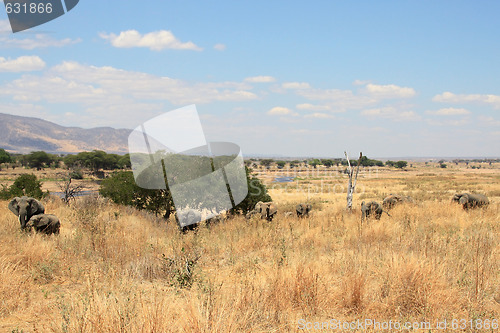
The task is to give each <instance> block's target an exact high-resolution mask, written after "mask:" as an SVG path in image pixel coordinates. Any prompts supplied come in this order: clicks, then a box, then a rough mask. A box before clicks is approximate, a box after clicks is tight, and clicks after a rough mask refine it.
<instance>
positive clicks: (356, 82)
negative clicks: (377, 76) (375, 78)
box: [352, 80, 370, 86]
mask: <svg viewBox="0 0 500 333" xmlns="http://www.w3.org/2000/svg"><path fill="white" fill-rule="evenodd" d="M368 83H370V81H364V80H354V82H353V83H352V84H354V85H355V86H364V85H367V84H368Z"/></svg>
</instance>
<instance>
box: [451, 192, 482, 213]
mask: <svg viewBox="0 0 500 333" xmlns="http://www.w3.org/2000/svg"><path fill="white" fill-rule="evenodd" d="M451 201H455V202H458V203H460V204H461V205H462V207H463V208H464V209H465V210H468V209H469V208H476V207H482V206H487V205H488V204H489V203H490V201H489V200H488V198H487V197H486V196H485V195H483V194H475V193H474V194H471V193H461V194H458V193H457V194H455V195H454V196H453V198H451Z"/></svg>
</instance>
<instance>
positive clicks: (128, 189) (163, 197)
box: [99, 171, 173, 218]
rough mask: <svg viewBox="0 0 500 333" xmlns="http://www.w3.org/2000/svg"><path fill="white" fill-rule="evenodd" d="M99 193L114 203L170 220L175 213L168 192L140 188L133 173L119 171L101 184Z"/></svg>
mask: <svg viewBox="0 0 500 333" xmlns="http://www.w3.org/2000/svg"><path fill="white" fill-rule="evenodd" d="M99 193H100V194H101V195H102V196H104V197H107V198H110V199H111V200H113V202H115V203H117V204H120V205H125V206H132V207H135V208H137V209H140V210H147V211H150V212H153V213H155V214H156V215H160V214H161V215H163V216H164V217H165V218H168V217H169V216H170V214H171V213H172V212H173V201H172V196H171V194H170V192H169V191H168V189H167V190H150V189H145V188H142V187H139V186H138V185H137V184H136V182H135V179H134V175H133V173H132V171H117V172H114V173H113V174H112V175H111V176H110V177H108V178H106V179H104V180H103V181H102V183H101V188H100V189H99Z"/></svg>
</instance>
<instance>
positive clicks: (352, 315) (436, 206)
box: [0, 163, 500, 332]
mask: <svg viewBox="0 0 500 333" xmlns="http://www.w3.org/2000/svg"><path fill="white" fill-rule="evenodd" d="M320 170H321V172H318V170H315V171H314V170H311V169H308V170H303V171H301V172H300V173H299V174H295V173H294V172H295V171H293V172H292V171H290V175H291V176H298V178H296V179H297V180H296V181H295V182H293V183H284V184H276V183H272V182H271V181H272V179H273V178H274V177H275V176H276V175H277V171H264V170H262V171H261V173H260V175H259V176H260V177H261V178H262V179H263V180H264V181H265V182H266V183H267V184H268V185H269V187H270V194H271V196H272V198H273V200H274V201H275V202H276V203H277V204H278V207H279V215H278V217H277V218H276V219H275V220H273V221H272V222H270V223H269V222H265V221H261V220H251V221H246V220H245V219H244V218H242V217H236V218H233V219H230V220H227V221H225V222H224V223H222V224H219V225H216V226H214V227H212V228H210V229H207V228H205V227H203V228H200V229H199V231H198V232H196V233H194V232H190V233H187V234H180V233H179V232H178V231H177V227H176V226H175V225H174V223H173V222H172V221H169V222H168V223H166V222H165V221H162V220H161V219H157V218H155V217H154V216H150V215H148V214H145V213H143V212H138V211H135V210H133V209H130V208H126V207H120V206H117V205H115V204H112V203H109V202H107V201H106V200H103V199H98V198H91V197H86V198H80V199H78V200H77V201H75V202H72V203H71V204H70V205H69V206H67V205H64V204H63V203H62V202H61V201H60V200H59V199H57V198H50V199H47V200H46V201H45V202H44V203H45V207H46V212H47V213H52V214H56V215H57V216H59V218H60V220H61V223H62V226H61V234H60V235H59V236H49V237H47V236H42V235H35V234H24V233H21V232H20V231H19V222H18V221H17V219H16V217H15V216H14V215H13V214H12V213H11V212H10V211H9V210H8V209H7V202H6V201H3V202H0V218H1V219H2V221H3V227H2V228H1V229H0V331H1V332H286V331H300V330H299V329H298V327H299V326H300V325H299V323H311V324H310V325H313V324H312V323H314V322H321V323H325V322H328V323H331V322H330V320H331V319H335V320H338V321H353V320H357V319H360V320H362V321H364V320H365V319H373V320H376V321H378V322H386V321H387V322H388V321H389V320H392V321H393V322H394V321H398V322H400V323H404V322H411V323H413V322H430V323H431V325H435V324H436V321H438V320H439V321H443V320H445V319H446V320H448V321H449V322H451V321H452V320H453V319H456V320H460V319H464V320H467V321H468V320H473V323H477V322H479V320H481V321H482V323H486V322H487V321H488V320H493V319H496V320H499V319H500V315H499V314H500V165H498V164H497V165H495V164H494V165H492V166H486V167H484V168H481V169H479V170H477V169H474V170H473V169H467V168H465V165H458V166H455V165H453V166H449V168H446V169H440V168H438V167H436V165H424V164H423V163H422V164H414V167H411V168H408V170H407V171H401V170H395V169H387V168H381V169H370V170H368V169H365V170H363V171H362V172H361V173H360V177H359V178H358V188H357V192H356V193H355V195H354V210H353V212H352V213H349V212H346V211H345V202H346V200H345V189H346V184H347V179H346V178H345V175H344V174H342V173H339V172H337V171H334V172H331V171H328V170H326V169H324V170H323V169H320ZM313 171H314V172H316V173H314V172H313ZM280 172H283V170H280ZM5 177H7V176H5ZM7 178H8V177H7ZM7 178H4V179H7ZM48 178H49V177H48ZM49 182H50V180H48V181H46V182H45V184H44V186H52V185H53V184H47V183H49ZM462 191H473V192H479V193H484V194H486V195H488V197H489V198H490V201H491V204H490V205H489V207H488V208H486V209H479V210H474V211H470V212H465V211H463V210H462V209H461V207H460V206H458V205H455V204H452V203H450V198H451V196H452V194H453V193H455V192H462ZM389 193H401V194H406V195H411V196H412V197H413V198H415V200H416V201H417V204H416V205H407V206H401V207H396V208H394V209H393V210H391V211H390V213H391V215H392V217H389V216H387V215H385V214H384V215H383V216H382V219H381V220H380V221H377V220H371V221H369V222H367V223H364V224H361V213H360V211H359V204H360V202H361V201H362V200H366V201H369V200H377V201H382V199H383V197H384V196H385V195H388V194H389ZM306 201H308V202H310V203H312V205H313V212H312V214H311V216H310V217H309V218H306V219H297V218H296V217H292V218H285V217H284V213H285V212H286V211H293V210H294V206H295V205H296V204H297V203H300V202H306ZM301 319H303V320H304V321H301V322H300V321H299V320H301ZM325 324H326V323H325ZM325 324H323V325H325ZM310 327H311V326H309V327H308V328H310ZM324 327H325V328H326V326H324ZM433 327H434V326H433ZM366 328H368V329H365V330H356V329H354V330H350V331H351V332H356V331H363V332H370V331H380V330H376V329H373V328H371V327H366ZM403 331H404V330H403ZM414 331H417V332H419V331H424V330H414ZM425 331H426V332H428V331H429V330H425ZM442 331H443V332H445V331H452V330H451V329H449V330H442ZM463 331H466V332H469V331H470V332H472V331H475V330H473V329H466V330H463ZM477 331H480V332H495V331H498V330H495V329H489V330H486V329H482V330H477Z"/></svg>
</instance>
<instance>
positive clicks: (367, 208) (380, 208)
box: [361, 193, 490, 220]
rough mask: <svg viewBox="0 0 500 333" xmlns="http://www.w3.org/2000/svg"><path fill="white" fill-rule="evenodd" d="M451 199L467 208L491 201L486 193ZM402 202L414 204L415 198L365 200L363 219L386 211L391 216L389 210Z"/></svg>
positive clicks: (390, 196)
mask: <svg viewBox="0 0 500 333" xmlns="http://www.w3.org/2000/svg"><path fill="white" fill-rule="evenodd" d="M451 201H452V202H457V203H459V204H461V205H462V207H463V209H465V210H468V209H470V208H479V207H485V206H487V205H488V204H489V203H490V201H489V200H488V198H487V197H486V196H485V195H483V194H471V193H461V194H458V193H457V194H455V195H454V196H453V197H452V198H451ZM402 203H410V204H414V203H415V200H413V198H412V197H410V196H403V195H398V194H390V195H389V196H387V197H386V198H384V201H383V202H382V204H380V203H378V202H376V201H370V202H368V203H365V202H364V201H363V202H362V203H361V219H362V220H364V219H365V218H368V217H371V216H373V217H375V219H377V220H379V219H380V218H381V217H382V213H386V214H387V215H389V216H391V215H390V214H389V213H388V212H387V211H388V210H389V209H391V208H393V207H395V206H396V205H399V204H402Z"/></svg>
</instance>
